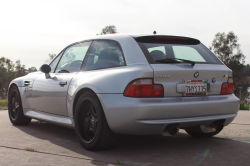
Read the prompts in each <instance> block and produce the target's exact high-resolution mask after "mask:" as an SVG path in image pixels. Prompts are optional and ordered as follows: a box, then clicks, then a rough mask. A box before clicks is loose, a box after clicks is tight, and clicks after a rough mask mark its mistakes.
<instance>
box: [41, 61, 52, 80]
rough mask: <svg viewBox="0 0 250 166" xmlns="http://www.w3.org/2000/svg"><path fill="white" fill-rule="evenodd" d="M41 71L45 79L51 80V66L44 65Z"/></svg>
mask: <svg viewBox="0 0 250 166" xmlns="http://www.w3.org/2000/svg"><path fill="white" fill-rule="evenodd" d="M40 70H41V72H43V73H45V78H46V79H48V78H51V77H50V75H49V72H50V71H51V68H50V66H49V65H47V64H44V65H42V66H41V67H40Z"/></svg>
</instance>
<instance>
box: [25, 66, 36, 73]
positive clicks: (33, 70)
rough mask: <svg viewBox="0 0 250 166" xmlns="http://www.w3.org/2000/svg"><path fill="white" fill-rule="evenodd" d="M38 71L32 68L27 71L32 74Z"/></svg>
mask: <svg viewBox="0 0 250 166" xmlns="http://www.w3.org/2000/svg"><path fill="white" fill-rule="evenodd" d="M36 71H37V69H36V67H30V68H28V70H27V72H28V73H32V72H36Z"/></svg>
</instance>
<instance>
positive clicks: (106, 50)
mask: <svg viewBox="0 0 250 166" xmlns="http://www.w3.org/2000/svg"><path fill="white" fill-rule="evenodd" d="M124 65H125V62H124V59H123V56H122V51H121V49H120V47H119V45H118V44H117V43H116V42H114V41H94V43H93V46H92V48H91V50H90V51H89V53H88V57H87V59H86V62H85V64H84V66H85V68H84V70H95V69H104V68H110V67H118V66H124Z"/></svg>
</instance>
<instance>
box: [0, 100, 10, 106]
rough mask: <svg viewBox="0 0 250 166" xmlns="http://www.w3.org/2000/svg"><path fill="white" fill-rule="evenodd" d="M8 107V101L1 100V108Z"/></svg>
mask: <svg viewBox="0 0 250 166" xmlns="http://www.w3.org/2000/svg"><path fill="white" fill-rule="evenodd" d="M5 106H6V107H7V106H8V101H7V100H0V107H5Z"/></svg>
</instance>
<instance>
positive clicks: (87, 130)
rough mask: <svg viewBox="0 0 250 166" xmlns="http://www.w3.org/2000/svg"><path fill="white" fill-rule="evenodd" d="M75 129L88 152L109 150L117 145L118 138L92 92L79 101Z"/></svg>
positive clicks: (83, 95)
mask: <svg viewBox="0 0 250 166" xmlns="http://www.w3.org/2000/svg"><path fill="white" fill-rule="evenodd" d="M74 120H75V129H76V135H77V137H78V140H79V141H80V143H81V145H82V146H83V147H84V148H86V149H88V150H101V149H108V148H111V147H112V146H114V145H115V142H116V140H117V136H116V134H115V133H113V132H112V131H111V129H110V128H109V126H108V123H107V120H106V117H105V115H104V112H103V109H102V106H101V103H100V101H99V99H98V98H97V96H96V95H95V94H94V93H92V92H85V93H83V94H82V95H81V97H80V98H79V100H78V101H77V104H76V108H75V114H74Z"/></svg>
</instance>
